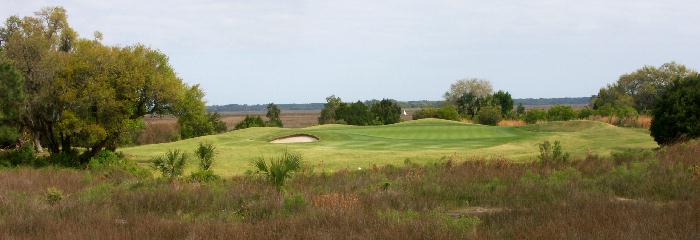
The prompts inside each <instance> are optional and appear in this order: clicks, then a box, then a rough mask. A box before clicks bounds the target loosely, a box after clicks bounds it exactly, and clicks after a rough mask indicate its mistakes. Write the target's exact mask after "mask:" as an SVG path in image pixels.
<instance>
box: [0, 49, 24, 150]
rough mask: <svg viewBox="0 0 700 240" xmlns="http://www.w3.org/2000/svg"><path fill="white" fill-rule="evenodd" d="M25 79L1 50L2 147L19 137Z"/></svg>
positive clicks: (0, 110) (0, 133)
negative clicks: (20, 111) (23, 79)
mask: <svg viewBox="0 0 700 240" xmlns="http://www.w3.org/2000/svg"><path fill="white" fill-rule="evenodd" d="M23 85H24V81H22V76H21V75H20V73H19V72H18V71H17V69H15V68H14V67H13V66H12V64H10V63H8V62H6V61H5V59H4V57H3V56H2V52H0V147H2V146H7V145H12V144H15V143H16V142H17V140H18V139H19V119H20V116H19V109H20V106H19V103H21V102H22V101H23V100H24V92H23Z"/></svg>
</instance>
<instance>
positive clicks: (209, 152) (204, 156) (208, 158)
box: [194, 143, 216, 171]
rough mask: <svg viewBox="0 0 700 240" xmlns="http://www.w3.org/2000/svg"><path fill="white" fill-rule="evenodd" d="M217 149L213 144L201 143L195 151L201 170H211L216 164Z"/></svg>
mask: <svg viewBox="0 0 700 240" xmlns="http://www.w3.org/2000/svg"><path fill="white" fill-rule="evenodd" d="M215 150H216V147H214V145H212V144H211V143H199V147H197V150H195V151H194V153H195V155H196V156H197V158H199V168H201V170H204V171H206V170H209V168H211V165H212V164H213V163H214V155H216V152H215Z"/></svg>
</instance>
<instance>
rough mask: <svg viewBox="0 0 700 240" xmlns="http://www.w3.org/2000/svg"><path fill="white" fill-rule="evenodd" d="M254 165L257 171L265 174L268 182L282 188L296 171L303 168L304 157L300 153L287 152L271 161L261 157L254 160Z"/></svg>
mask: <svg viewBox="0 0 700 240" xmlns="http://www.w3.org/2000/svg"><path fill="white" fill-rule="evenodd" d="M253 167H255V170H256V173H258V174H263V175H265V177H266V179H267V180H268V182H270V183H271V184H273V185H275V186H276V187H277V188H278V189H280V188H282V187H283V186H284V183H285V181H286V180H287V179H288V178H289V177H291V176H292V174H293V173H294V172H296V171H299V170H301V168H302V157H301V155H300V154H295V153H289V152H285V153H284V154H282V155H281V156H279V157H278V158H274V159H270V162H269V163H268V162H266V161H265V159H264V158H259V159H258V160H256V161H254V162H253Z"/></svg>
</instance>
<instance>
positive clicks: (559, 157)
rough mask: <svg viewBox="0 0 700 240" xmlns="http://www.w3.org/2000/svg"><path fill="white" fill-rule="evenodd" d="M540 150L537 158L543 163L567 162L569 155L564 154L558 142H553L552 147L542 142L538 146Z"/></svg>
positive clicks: (547, 142) (546, 142) (548, 143)
mask: <svg viewBox="0 0 700 240" xmlns="http://www.w3.org/2000/svg"><path fill="white" fill-rule="evenodd" d="M538 146H539V148H540V155H539V156H538V158H539V159H540V161H542V162H543V163H549V162H555V163H564V162H566V161H568V160H569V153H565V152H564V151H563V150H562V148H561V143H560V142H559V141H554V145H552V144H551V143H550V142H549V141H544V142H543V143H540V144H538Z"/></svg>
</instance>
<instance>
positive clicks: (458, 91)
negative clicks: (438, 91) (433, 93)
mask: <svg viewBox="0 0 700 240" xmlns="http://www.w3.org/2000/svg"><path fill="white" fill-rule="evenodd" d="M491 93H493V87H492V86H491V82H489V81H487V80H483V79H478V78H469V79H461V80H457V82H455V83H453V84H452V85H450V90H449V91H447V92H446V93H445V100H447V101H448V102H451V103H453V104H455V103H457V100H459V98H461V97H462V96H463V95H465V94H469V95H471V96H473V97H475V98H485V97H487V96H489V95H491Z"/></svg>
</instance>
